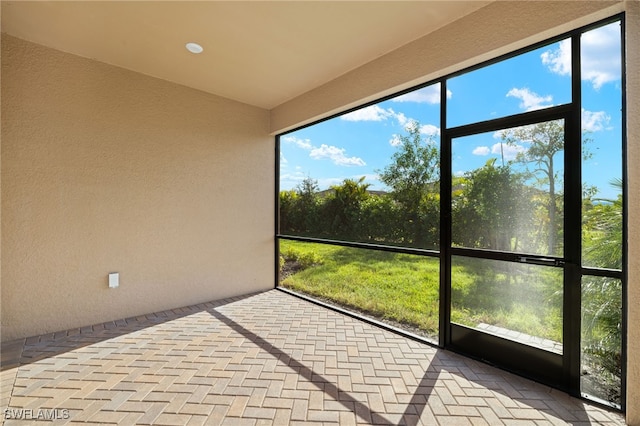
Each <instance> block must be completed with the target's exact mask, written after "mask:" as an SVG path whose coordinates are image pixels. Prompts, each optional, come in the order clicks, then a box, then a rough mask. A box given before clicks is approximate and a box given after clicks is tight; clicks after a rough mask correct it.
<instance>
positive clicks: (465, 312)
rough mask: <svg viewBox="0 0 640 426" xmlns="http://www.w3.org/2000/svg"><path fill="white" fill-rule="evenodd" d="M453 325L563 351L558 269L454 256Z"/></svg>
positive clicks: (452, 284) (452, 278)
mask: <svg viewBox="0 0 640 426" xmlns="http://www.w3.org/2000/svg"><path fill="white" fill-rule="evenodd" d="M451 263H452V269H451V321H452V322H454V323H458V324H461V325H465V326H467V327H472V328H475V329H477V330H480V331H483V332H486V333H490V334H494V335H497V336H499V337H503V338H505V339H509V340H513V341H516V342H520V343H524V344H527V345H530V346H535V347H538V348H540V349H544V350H548V351H551V352H556V353H562V279H563V278H562V269H560V268H553V267H548V266H539V265H525V264H519V263H512V262H503V261H498V260H488V259H472V258H465V257H461V256H453V257H452V261H451Z"/></svg>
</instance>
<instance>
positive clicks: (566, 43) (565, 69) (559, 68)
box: [540, 40, 571, 75]
mask: <svg viewBox="0 0 640 426" xmlns="http://www.w3.org/2000/svg"><path fill="white" fill-rule="evenodd" d="M540 58H541V59H542V63H543V64H544V65H546V66H547V67H548V68H549V70H551V72H554V73H556V74H560V75H571V41H570V40H562V41H561V42H560V47H558V48H557V49H556V50H547V51H546V52H543V53H542V55H540Z"/></svg>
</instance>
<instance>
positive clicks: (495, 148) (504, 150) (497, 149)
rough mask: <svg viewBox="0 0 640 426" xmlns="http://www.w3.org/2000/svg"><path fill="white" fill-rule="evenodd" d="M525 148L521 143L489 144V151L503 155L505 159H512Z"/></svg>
mask: <svg viewBox="0 0 640 426" xmlns="http://www.w3.org/2000/svg"><path fill="white" fill-rule="evenodd" d="M526 150H527V148H525V147H524V146H522V145H507V144H506V143H502V142H498V143H495V144H493V145H492V146H491V153H492V154H497V155H500V156H504V159H505V160H513V159H514V158H516V156H517V155H518V154H519V153H521V152H525V151H526Z"/></svg>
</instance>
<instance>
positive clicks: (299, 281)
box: [280, 240, 440, 342]
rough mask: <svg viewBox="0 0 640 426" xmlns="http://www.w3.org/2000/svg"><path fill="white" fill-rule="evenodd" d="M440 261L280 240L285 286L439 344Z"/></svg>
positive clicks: (281, 282)
mask: <svg viewBox="0 0 640 426" xmlns="http://www.w3.org/2000/svg"><path fill="white" fill-rule="evenodd" d="M439 280H440V263H439V260H438V259H437V258H430V257H424V256H416V255H410V254H400V253H391V252H386V251H377V250H367V249H360V248H350V247H341V246H334V245H328V244H317V243H307V242H298V241H287V240H280V286H282V287H284V288H288V289H291V290H294V291H296V292H300V293H304V294H307V295H309V296H313V297H315V298H318V299H320V300H325V301H329V303H332V304H334V305H337V306H340V307H343V308H345V309H348V310H350V311H354V312H357V313H359V314H362V315H365V316H369V317H371V318H373V319H376V320H378V321H381V322H383V323H387V324H388V325H391V326H394V327H399V328H403V329H406V330H409V331H411V332H413V333H414V334H418V335H421V336H423V337H425V338H427V339H430V340H433V341H436V342H437V340H438V318H439V316H438V312H439V300H440V297H439V291H440V287H439V286H440V284H439Z"/></svg>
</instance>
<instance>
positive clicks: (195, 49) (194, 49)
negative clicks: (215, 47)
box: [185, 43, 204, 54]
mask: <svg viewBox="0 0 640 426" xmlns="http://www.w3.org/2000/svg"><path fill="white" fill-rule="evenodd" d="M185 47H186V48H187V50H188V51H189V52H191V53H196V54H197V53H202V51H203V50H204V49H203V48H202V46H200V45H199V44H198V43H187V44H186V46H185Z"/></svg>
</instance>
